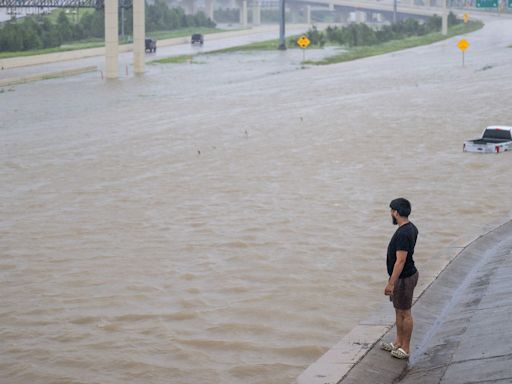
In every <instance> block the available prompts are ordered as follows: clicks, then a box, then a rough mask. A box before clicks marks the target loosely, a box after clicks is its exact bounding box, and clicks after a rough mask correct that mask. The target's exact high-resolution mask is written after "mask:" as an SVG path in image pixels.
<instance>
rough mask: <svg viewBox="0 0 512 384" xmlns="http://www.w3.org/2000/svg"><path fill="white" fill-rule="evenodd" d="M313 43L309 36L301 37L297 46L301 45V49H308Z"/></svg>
mask: <svg viewBox="0 0 512 384" xmlns="http://www.w3.org/2000/svg"><path fill="white" fill-rule="evenodd" d="M310 43H311V41H309V39H308V38H307V36H301V37H299V39H298V40H297V44H298V45H299V47H301V48H307V46H308V45H309V44H310Z"/></svg>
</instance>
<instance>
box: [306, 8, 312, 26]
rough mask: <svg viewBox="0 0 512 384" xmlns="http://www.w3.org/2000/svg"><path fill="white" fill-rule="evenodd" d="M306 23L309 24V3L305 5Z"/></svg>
mask: <svg viewBox="0 0 512 384" xmlns="http://www.w3.org/2000/svg"><path fill="white" fill-rule="evenodd" d="M305 13H306V24H311V5H306V10H305Z"/></svg>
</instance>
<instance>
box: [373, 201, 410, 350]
mask: <svg viewBox="0 0 512 384" xmlns="http://www.w3.org/2000/svg"><path fill="white" fill-rule="evenodd" d="M389 207H390V208H391V218H392V221H393V224H394V225H398V228H397V230H396V232H395V234H394V235H393V237H392V238H391V241H390V242H389V245H388V255H387V269H388V274H389V280H388V283H387V284H386V287H385V288H384V294H385V295H386V296H389V297H390V300H391V301H392V302H393V307H394V308H395V314H396V338H395V341H393V342H392V343H387V342H383V343H382V344H381V348H382V349H384V350H386V351H390V352H391V356H393V357H396V358H398V359H408V358H409V353H410V342H411V335H412V328H413V320H412V314H411V307H412V297H413V293H414V288H415V287H416V284H417V282H418V270H417V269H416V267H415V265H414V260H413V255H414V246H415V245H416V239H417V237H418V229H417V228H416V226H415V225H414V224H413V223H411V222H410V221H409V215H410V213H411V203H410V202H409V201H408V200H406V199H404V198H398V199H395V200H393V201H392V202H391V203H390V204H389Z"/></svg>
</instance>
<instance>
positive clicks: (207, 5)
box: [204, 0, 213, 21]
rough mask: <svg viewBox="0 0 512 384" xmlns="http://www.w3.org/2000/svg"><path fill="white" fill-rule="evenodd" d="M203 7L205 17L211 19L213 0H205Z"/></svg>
mask: <svg viewBox="0 0 512 384" xmlns="http://www.w3.org/2000/svg"><path fill="white" fill-rule="evenodd" d="M204 8H205V13H206V17H208V18H210V19H211V20H212V21H213V0H205V1H204Z"/></svg>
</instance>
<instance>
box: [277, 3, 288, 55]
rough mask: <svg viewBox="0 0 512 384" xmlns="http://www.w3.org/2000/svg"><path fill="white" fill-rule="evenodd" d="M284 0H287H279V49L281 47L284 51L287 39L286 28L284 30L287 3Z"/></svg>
mask: <svg viewBox="0 0 512 384" xmlns="http://www.w3.org/2000/svg"><path fill="white" fill-rule="evenodd" d="M284 1H285V0H279V8H280V9H279V11H280V12H279V13H280V16H281V17H280V18H279V47H278V49H280V50H281V51H284V50H286V41H285V36H284V35H285V30H284V24H285V4H284Z"/></svg>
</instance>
